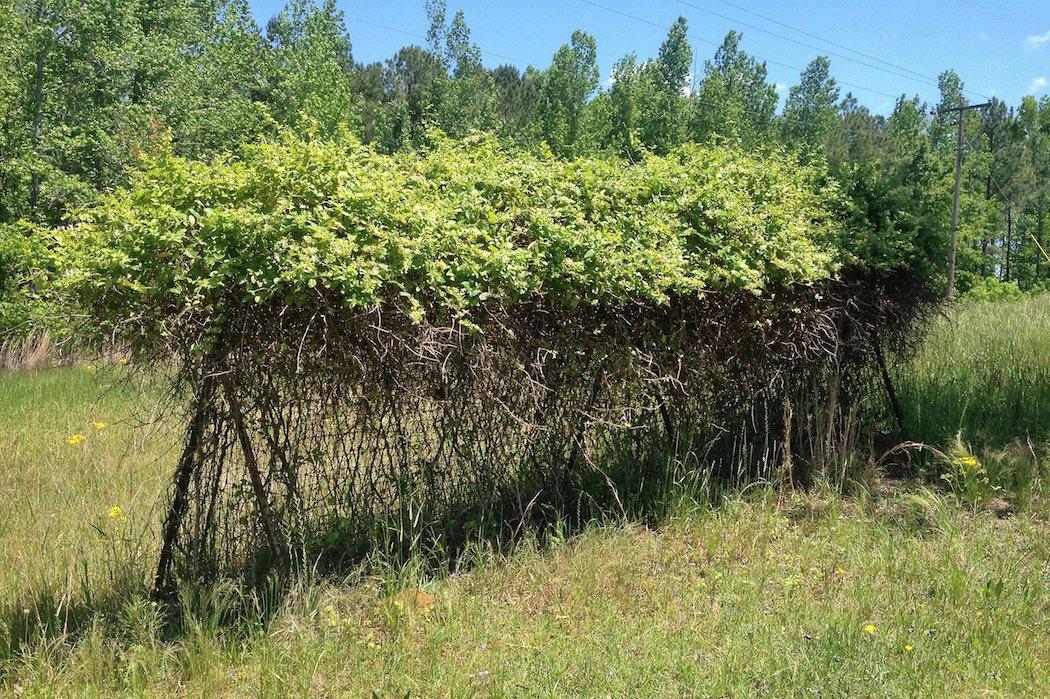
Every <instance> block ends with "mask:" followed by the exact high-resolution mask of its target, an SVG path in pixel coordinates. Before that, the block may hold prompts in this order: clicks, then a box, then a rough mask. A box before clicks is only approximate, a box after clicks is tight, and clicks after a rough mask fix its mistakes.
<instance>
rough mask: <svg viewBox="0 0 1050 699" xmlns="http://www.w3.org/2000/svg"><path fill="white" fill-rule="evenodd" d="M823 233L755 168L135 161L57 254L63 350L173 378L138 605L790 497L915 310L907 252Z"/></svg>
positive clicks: (275, 159)
mask: <svg viewBox="0 0 1050 699" xmlns="http://www.w3.org/2000/svg"><path fill="white" fill-rule="evenodd" d="M850 221H852V219H851V218H850V217H849V216H848V215H847V214H846V212H845V208H844V205H843V203H842V198H841V196H840V194H839V193H838V191H837V190H836V188H835V187H834V186H833V184H830V183H829V180H828V178H827V176H826V172H824V171H823V170H822V169H821V168H820V167H819V166H818V165H803V164H800V163H799V162H798V161H797V160H795V159H794V158H792V157H789V156H787V155H785V154H780V153H776V152H771V153H765V154H760V155H753V154H746V153H743V152H741V151H738V150H734V149H732V148H717V149H708V148H701V147H698V146H688V147H685V148H682V149H681V150H679V151H677V152H675V153H673V154H671V155H669V156H667V157H663V158H658V157H653V158H650V159H648V160H647V161H645V162H644V163H642V164H638V165H628V164H623V163H619V162H614V161H607V160H588V159H583V160H576V161H572V162H565V161H560V160H555V159H549V158H543V157H537V156H533V155H529V154H524V153H518V152H508V151H506V150H504V149H503V148H501V147H500V146H499V145H498V144H497V143H495V142H494V141H492V140H489V139H485V138H477V139H473V140H469V141H466V142H444V143H440V144H439V145H438V146H437V147H436V148H434V149H433V150H431V151H428V152H426V153H424V154H403V155H395V156H387V155H381V154H378V153H376V152H375V151H373V150H372V149H370V148H368V147H366V146H363V145H361V144H359V143H357V142H354V141H349V142H343V143H326V144H322V143H308V142H302V141H298V140H293V139H291V138H288V139H286V140H284V141H282V142H279V143H271V144H263V145H257V146H253V147H251V148H249V149H247V150H245V151H244V152H243V153H242V154H241V155H239V156H237V157H229V158H226V159H224V160H220V161H216V162H212V163H195V162H189V161H185V160H182V159H179V158H176V157H172V156H166V155H164V156H158V157H155V158H153V160H152V161H151V162H150V163H149V164H148V167H146V168H145V169H144V170H143V172H142V173H141V174H140V175H139V176H138V177H137V178H136V179H135V181H134V182H133V184H132V185H131V187H130V188H128V189H127V190H123V191H119V192H115V193H113V194H112V195H110V196H108V197H107V198H106V200H105V201H104V202H103V203H102V204H101V205H100V206H98V207H97V208H95V209H93V210H92V211H90V212H88V213H86V214H84V216H83V217H82V219H81V221H80V222H79V223H78V224H76V225H75V226H73V227H71V228H69V229H68V230H66V231H64V232H63V234H62V235H63V236H64V238H65V241H66V242H65V243H64V249H65V250H66V253H65V254H66V255H68V258H69V264H68V267H67V272H66V273H65V283H66V285H67V287H68V288H69V289H70V290H71V291H72V292H73V296H74V298H76V299H77V302H78V303H79V304H81V306H82V308H84V309H85V310H86V312H87V313H88V314H89V316H90V318H91V327H92V330H93V331H94V332H96V333H97V334H98V336H99V337H100V338H101V337H105V338H107V341H109V342H116V343H117V344H118V345H120V346H122V347H127V348H128V349H129V350H130V351H131V352H132V355H133V357H134V360H135V361H134V363H135V364H138V365H140V366H146V365H151V364H153V365H155V364H156V363H157V362H162V363H163V365H165V366H174V367H175V372H174V378H173V381H174V383H173V388H174V389H175V390H174V391H173V394H172V395H173V396H175V397H177V400H178V401H179V405H180V406H181V407H182V408H183V409H184V410H185V415H186V417H185V420H186V435H185V443H184V445H183V453H182V456H181V458H180V461H179V464H178V467H177V471H176V473H175V475H174V484H173V491H172V500H171V507H170V511H169V513H168V517H167V520H166V523H165V531H164V546H163V550H162V552H161V560H160V566H159V571H158V580H157V585H158V590H161V591H163V590H166V589H169V588H170V586H171V584H172V582H173V580H174V579H176V578H189V579H213V578H215V577H217V576H229V575H236V576H246V577H248V578H258V577H259V576H261V575H263V574H265V573H266V572H267V571H269V570H273V569H276V570H279V571H281V572H283V573H285V574H289V573H291V572H293V571H294V570H295V569H296V568H297V567H298V566H318V565H321V566H322V567H324V566H338V565H342V564H345V563H346V562H348V561H352V560H356V559H357V558H359V557H360V556H362V555H364V554H366V553H367V552H368V551H369V550H370V549H371V548H373V547H375V546H377V545H379V546H388V547H391V546H393V547H396V546H403V545H407V544H406V543H405V542H406V541H409V540H413V541H415V540H418V538H419V537H432V538H434V539H438V538H443V540H445V541H456V540H459V541H463V540H466V539H467V538H468V537H470V536H471V535H472V532H475V531H476V530H478V529H480V528H482V527H484V526H490V525H491V524H492V520H493V519H495V520H497V521H498V522H499V523H500V525H501V526H505V527H506V528H507V529H508V531H509V530H514V529H515V528H516V527H517V526H519V525H520V523H521V522H522V521H523V519H524V518H525V517H530V518H536V517H542V516H544V513H549V512H555V511H556V512H559V513H561V515H563V516H564V515H565V514H566V513H576V514H577V515H578V516H585V511H586V509H587V508H588V507H589V506H591V505H593V504H594V503H595V502H597V500H600V499H601V498H602V497H605V496H602V495H599V493H602V492H604V493H606V494H611V497H613V498H615V499H616V500H617V501H620V502H621V505H622V496H623V495H624V493H625V492H626V491H634V490H641V489H644V488H646V487H651V486H652V484H653V483H658V482H660V480H661V478H665V477H666V476H667V474H668V473H670V472H672V471H673V472H674V473H676V474H681V473H685V472H693V473H699V472H703V473H705V474H707V477H709V478H711V479H713V480H718V481H725V482H736V481H742V480H746V479H753V478H768V479H780V480H782V481H791V482H805V481H807V480H808V479H809V478H811V477H813V475H814V474H815V473H816V472H818V471H819V470H821V469H826V468H828V459H829V454H830V453H831V451H833V449H832V447H831V445H832V444H836V443H838V440H839V439H840V438H841V426H842V425H843V424H844V422H845V421H846V416H848V414H849V412H850V410H851V400H852V398H851V396H853V395H855V394H856V391H854V390H852V389H851V385H853V384H855V383H856V382H857V381H859V380H861V379H860V377H862V376H866V374H867V371H868V369H869V368H870V367H871V366H872V361H873V359H872V358H873V356H874V355H873V348H874V347H877V346H881V345H883V344H893V343H896V342H900V341H902V340H903V339H904V338H906V337H907V336H908V332H909V329H910V328H911V326H912V324H913V322H914V321H915V319H916V318H917V316H918V315H920V314H921V313H922V312H923V310H924V309H925V308H928V307H929V296H928V293H927V285H926V282H925V280H924V278H923V277H922V275H921V274H918V273H917V272H914V271H912V269H911V267H910V262H909V261H910V260H914V259H916V258H917V257H918V256H921V254H922V251H921V250H917V249H911V248H909V247H908V245H907V244H900V241H898V244H897V248H898V249H896V250H895V251H894V255H887V254H885V246H879V248H878V249H879V250H880V253H879V255H878V256H877V262H873V261H871V259H870V257H871V256H869V255H868V254H867V246H869V245H877V244H878V243H879V241H878V240H876V237H877V236H876V234H875V233H874V232H873V231H870V230H866V229H863V228H861V227H859V226H858V224H856V223H850ZM486 519H487V520H489V521H488V522H485V521H483V520H486ZM392 529H393V530H397V531H398V532H400V533H401V534H402V535H399V536H397V537H393V538H392V537H391V536H390V535H389V532H390V531H391V530H392ZM405 531H411V532H415V533H414V534H412V536H403V533H404V532H405Z"/></svg>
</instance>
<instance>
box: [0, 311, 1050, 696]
mask: <svg viewBox="0 0 1050 699" xmlns="http://www.w3.org/2000/svg"><path fill="white" fill-rule="evenodd" d="M1048 319H1050V300H1048V299H1045V298H1044V299H1040V300H1035V301H1030V302H1024V303H1020V304H1001V305H989V306H981V307H970V308H967V309H964V310H963V311H961V312H960V313H959V314H958V315H956V316H954V317H952V318H950V319H948V320H947V321H945V322H944V323H943V324H941V325H940V326H938V327H937V328H936V329H935V331H934V333H933V335H932V336H931V338H930V340H929V342H928V343H927V345H926V350H925V352H924V353H923V355H922V356H921V357H919V358H918V359H917V360H916V361H915V362H912V363H909V364H908V365H906V366H903V367H899V368H898V369H897V370H896V372H895V376H896V378H897V381H898V384H899V390H900V392H901V395H902V401H903V402H904V405H905V410H906V413H907V415H908V418H909V421H910V422H911V421H914V422H913V423H912V424H914V425H915V428H914V429H916V430H917V434H919V436H920V437H921V439H922V440H924V441H928V442H930V443H931V444H936V445H937V446H939V447H941V448H943V449H944V450H945V451H946V454H945V457H946V461H945V462H944V463H942V464H940V468H942V469H943V470H944V472H945V473H946V474H947V475H949V477H950V478H949V479H948V480H947V481H945V480H943V479H941V478H939V477H934V478H932V479H931V480H930V481H929V484H930V485H929V486H925V485H922V484H920V483H907V484H905V483H895V482H888V481H885V480H880V479H874V480H870V481H868V482H865V483H862V484H860V485H858V486H856V487H855V488H854V489H853V490H852V491H851V493H850V494H849V495H848V496H842V495H840V494H838V493H835V492H825V491H817V492H811V493H808V494H778V493H776V492H772V491H770V490H767V489H764V488H755V489H753V490H751V491H749V492H747V493H744V494H736V495H730V496H727V498H726V499H725V500H724V501H721V502H719V503H718V504H717V505H715V504H711V503H696V502H690V501H682V502H681V503H679V504H677V506H675V507H673V508H671V511H672V514H671V515H669V516H668V517H667V518H666V519H665V520H663V521H662V522H660V523H659V524H658V525H656V526H653V527H642V526H640V525H638V524H636V523H632V522H627V521H608V522H603V523H597V522H596V523H594V524H593V525H592V526H590V527H588V528H587V529H586V530H584V531H583V532H582V533H581V534H579V535H573V536H568V535H566V536H564V537H555V538H554V540H553V541H548V542H546V544H545V546H543V547H540V546H538V545H537V544H535V543H534V542H531V541H530V540H528V539H527V540H526V541H525V542H523V543H522V544H521V545H519V546H518V547H517V549H516V550H514V551H513V552H500V553H497V552H493V551H489V550H486V549H484V548H481V547H479V548H478V549H477V550H475V551H472V552H470V553H469V554H467V555H465V556H464V558H463V560H462V561H461V564H460V565H459V569H460V570H461V572H460V573H457V574H452V575H448V576H442V577H440V578H436V579H434V578H427V577H425V576H424V575H423V574H422V573H421V568H420V567H418V566H414V565H412V564H409V565H407V566H400V567H397V568H390V569H388V570H385V571H384V570H377V569H374V568H373V569H370V570H369V571H362V572H361V573H360V574H358V575H355V576H353V577H352V578H350V579H347V580H343V581H331V580H329V581H323V582H315V583H312V584H306V583H303V584H302V585H300V586H299V587H298V588H297V589H295V590H293V591H291V592H290V593H289V594H287V595H284V596H281V597H279V598H278V596H277V595H276V594H271V595H266V594H263V593H255V594H253V595H252V596H248V595H246V594H245V593H242V592H239V591H237V590H234V589H231V588H222V587H220V588H217V589H215V590H212V591H208V592H207V593H201V594H200V595H198V596H196V597H194V598H192V599H190V598H187V599H185V600H184V605H183V609H182V611H181V616H180V617H179V618H178V619H176V620H174V622H173V621H172V620H171V619H170V618H166V617H165V616H164V614H163V610H160V609H158V608H156V607H154V606H153V605H152V604H150V602H149V601H148V599H147V597H146V595H145V591H146V589H147V585H148V582H149V574H150V572H151V568H150V564H151V562H152V560H153V557H154V556H155V547H156V525H157V521H158V519H159V517H160V511H161V507H162V504H163V503H162V492H163V490H164V487H165V485H166V484H167V480H168V474H169V472H170V469H171V467H172V464H173V461H174V458H175V454H174V452H173V449H172V444H173V441H174V440H173V435H172V434H171V433H170V432H168V431H167V430H165V429H164V427H163V425H164V423H163V422H162V421H158V420H155V419H152V418H151V416H150V414H149V413H148V412H146V411H144V409H143V408H144V406H148V401H146V402H142V401H137V400H133V399H131V398H128V397H127V396H126V395H125V394H123V393H121V392H118V391H112V390H107V389H106V387H107V386H108V385H109V384H110V383H111V382H112V380H113V377H112V376H111V375H110V374H109V373H108V372H106V371H102V370H96V369H93V368H91V367H76V368H66V369H59V370H50V371H41V372H37V373H34V374H29V375H27V374H12V373H8V374H0V493H3V495H4V496H5V500H6V502H5V503H4V506H3V507H2V508H0V694H5V693H9V692H10V693H16V694H21V695H23V696H29V695H69V694H79V695H96V696H100V695H110V694H114V693H127V694H134V695H167V694H188V695H194V696H205V695H208V696H210V695H215V694H218V695H263V696H283V695H309V696H336V695H372V694H373V693H375V694H378V695H380V696H388V695H392V696H403V695H405V694H409V695H413V696H445V695H452V696H470V695H536V694H539V695H557V696H561V695H585V696H591V695H663V696H675V695H681V694H704V695H753V694H764V693H765V694H774V695H800V694H829V695H846V694H849V695H871V694H880V695H883V694H885V695H891V696H916V695H937V696H944V695H949V694H961V695H965V696H971V695H977V694H991V695H996V696H1047V695H1048V694H1050V668H1048V662H1050V651H1048V650H1047V649H1048V648H1050V604H1048V601H1047V588H1048V585H1050V536H1048V534H1050V516H1048V511H1047V505H1046V502H1047V501H1046V498H1045V493H1044V488H1045V482H1046V461H1045V454H1046V451H1045V450H1046V445H1045V440H1046V439H1047V438H1048V432H1047V429H1048V422H1050V420H1048V418H1047V410H1048V401H1047V400H1046V397H1047V394H1048V392H1050V385H1048V382H1047V371H1048V363H1047V362H1048V361H1050V349H1047V348H1050V320H1048ZM132 415H134V417H133V418H132V417H131V416H132ZM960 429H961V430H962V431H963V435H964V439H965V441H966V445H964V446H963V447H960V448H959V449H961V451H960V450H959V449H957V450H956V451H952V450H951V449H950V448H949V447H950V442H951V441H952V440H953V438H954V435H955V433H956V432H957V431H959V430H960ZM1016 438H1020V440H1019V441H1018V440H1017V439H1016ZM1029 441H1031V448H1030V451H1031V452H1032V454H1031V456H1030V457H1029V456H1025V453H1024V450H1025V449H1026V448H1028V447H1027V446H1026V445H1028V444H1029ZM970 449H972V454H971V451H970ZM970 458H972V461H973V464H976V466H973V464H971V462H970V460H969V459H970ZM937 463H938V462H936V461H935V462H934V464H935V466H936V464H937ZM932 475H936V474H932ZM964 478H966V479H968V480H966V481H965V482H962V479H964ZM945 485H951V486H953V488H952V489H949V488H946V487H942V486H945ZM964 486H966V487H964ZM931 487H933V488H936V490H934V489H931ZM1018 488H1021V489H1023V490H1024V496H1023V497H1019V496H1018ZM1004 499H1005V500H1006V501H1007V503H1008V505H1009V507H1007V508H1002V507H988V506H987V505H988V503H989V502H990V501H992V500H1004ZM245 610H247V611H245ZM253 610H254V611H253Z"/></svg>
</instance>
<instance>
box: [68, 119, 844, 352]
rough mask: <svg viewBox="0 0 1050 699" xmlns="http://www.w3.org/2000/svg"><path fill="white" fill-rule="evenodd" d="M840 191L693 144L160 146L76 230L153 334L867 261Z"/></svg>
mask: <svg viewBox="0 0 1050 699" xmlns="http://www.w3.org/2000/svg"><path fill="white" fill-rule="evenodd" d="M839 202H840V200H839V196H838V192H837V190H835V189H834V187H833V186H832V185H830V184H828V183H827V179H826V177H825V176H824V173H823V172H822V171H821V169H820V168H819V167H818V166H812V165H800V164H799V163H798V162H797V161H796V160H794V159H793V158H791V157H789V156H787V155H784V154H777V153H771V154H764V155H761V156H754V155H749V154H746V153H744V152H742V151H740V150H736V149H732V148H724V147H721V148H717V149H709V148H702V147H699V146H687V147H684V148H682V149H681V150H679V151H677V152H675V153H673V154H671V155H669V156H667V157H663V158H660V157H653V158H650V159H648V160H646V161H645V162H644V163H643V164H638V165H629V164H623V163H619V162H615V161H608V160H594V159H581V160H576V161H572V162H565V161H560V160H556V159H551V158H542V157H537V156H532V155H527V154H522V153H509V152H507V151H505V150H503V149H502V148H501V147H499V146H498V145H497V144H496V142H494V141H493V140H490V139H487V138H476V139H471V140H468V141H465V142H443V143H440V144H439V145H438V146H437V147H436V148H435V149H434V150H432V151H429V152H427V153H425V154H400V155H394V156H388V155H381V154H378V153H377V152H375V151H374V150H372V149H370V148H368V147H367V146H364V145H361V144H360V143H357V142H355V141H352V140H350V141H347V142H342V143H328V144H323V143H309V142H302V141H298V140H295V139H292V138H286V139H285V140H283V141H281V142H279V143H268V144H260V145H256V146H252V147H250V148H248V149H247V150H246V151H245V152H244V153H243V154H241V155H240V156H238V157H228V158H225V159H221V160H217V161H214V162H211V163H201V162H190V161H186V160H184V159H181V158H177V157H173V156H170V155H162V156H157V157H154V158H153V159H152V160H151V161H149V162H148V163H146V167H145V169H144V170H143V171H142V172H141V173H140V174H139V175H138V176H136V178H135V179H134V181H133V183H132V185H131V186H130V188H129V189H128V190H126V191H118V192H116V193H113V194H111V195H109V196H107V197H106V198H105V199H104V201H103V202H102V204H101V205H100V206H98V207H96V208H94V209H92V210H90V211H88V212H86V213H85V214H84V215H83V217H82V220H81V222H80V223H79V224H77V225H76V226H73V227H71V228H70V229H68V230H67V231H66V233H65V236H66V243H67V244H66V245H65V247H64V251H65V254H67V255H69V260H68V263H69V268H70V272H69V280H70V281H71V282H72V286H73V288H74V289H75V290H76V291H78V293H79V295H80V297H81V299H82V300H83V301H85V302H87V303H88V304H90V307H91V308H92V314H93V315H94V316H95V317H96V318H97V319H100V320H102V321H104V322H106V323H120V322H122V321H124V322H128V321H130V322H131V323H132V324H134V325H137V326H138V329H139V330H140V331H145V332H146V333H147V334H150V333H152V332H156V331H160V332H162V333H163V332H164V331H165V330H168V331H170V330H172V328H171V327H166V326H170V324H171V323H172V322H173V321H175V320H176V319H185V318H187V317H190V316H193V317H196V318H208V317H218V316H220V315H221V314H222V312H223V311H224V309H225V308H226V307H228V306H229V305H230V304H249V305H250V304H267V305H271V306H272V305H278V306H280V305H284V304H309V303H311V302H312V299H313V300H316V299H320V298H321V297H322V296H323V297H324V298H325V299H326V302H331V299H332V298H336V299H338V300H339V302H340V303H343V304H345V305H347V306H350V307H360V308H367V307H371V306H373V305H375V304H377V303H379V302H393V303H397V304H400V305H402V306H403V307H405V308H407V309H409V311H410V312H411V313H412V315H413V316H414V317H415V318H416V320H419V321H422V320H423V319H424V318H430V319H432V320H434V319H438V318H445V319H447V318H449V317H460V318H463V317H465V316H466V315H468V314H469V312H470V311H471V310H472V309H475V308H477V307H479V306H481V305H483V304H488V303H499V304H503V305H511V304H514V303H517V302H521V301H528V300H536V299H540V300H543V301H545V302H547V303H552V304H560V305H563V306H570V307H571V306H574V305H576V304H605V305H612V306H617V305H622V304H626V303H632V302H644V303H655V304H662V303H666V302H667V301H668V299H670V298H672V297H673V296H675V295H688V294H694V293H699V292H703V291H705V290H716V289H717V290H722V289H732V290H742V289H743V290H751V291H753V292H756V293H761V292H762V291H763V290H764V289H766V288H767V287H771V286H772V287H775V286H778V285H782V284H785V283H791V282H798V281H802V282H805V281H812V280H817V279H821V278H826V277H828V276H829V275H831V274H833V273H834V270H835V268H836V266H837V265H838V264H839V263H841V262H842V261H844V260H846V259H847V256H846V254H845V253H844V251H843V250H842V249H841V244H842V242H843V241H844V240H847V239H848V237H849V236H848V235H844V234H843V231H842V230H841V224H839V223H838V219H839V218H840V215H839V214H838V213H837V212H839V211H840V208H839V207H840V204H839Z"/></svg>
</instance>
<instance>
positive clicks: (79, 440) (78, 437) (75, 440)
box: [66, 434, 84, 447]
mask: <svg viewBox="0 0 1050 699" xmlns="http://www.w3.org/2000/svg"><path fill="white" fill-rule="evenodd" d="M83 443H84V435H82V434H75V435H73V436H72V437H70V438H69V439H67V440H66V444H68V445H70V446H73V447H75V446H77V445H78V444H83Z"/></svg>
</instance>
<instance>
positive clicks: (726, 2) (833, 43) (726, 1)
mask: <svg viewBox="0 0 1050 699" xmlns="http://www.w3.org/2000/svg"><path fill="white" fill-rule="evenodd" d="M715 2H718V3H721V4H723V5H728V6H729V7H732V8H735V9H737V10H740V11H741V12H746V13H747V14H749V15H753V16H755V17H758V18H759V19H764V20H766V21H767V22H772V23H773V24H776V25H778V26H781V27H784V28H785V29H790V30H791V31H795V32H798V33H799V34H803V35H805V36H808V37H809V38H811V39H816V40H817V41H823V42H824V43H825V44H829V45H831V46H835V47H837V48H840V49H844V50H846V51H849V52H851V53H855V54H857V55H858V56H862V57H864V58H867V59H868V60H872V61H877V62H878V63H882V64H884V65H887V66H890V67H891V68H896V69H897V70H902V71H904V72H906V73H911V74H912V75H915V76H918V77H920V78H924V79H926V80H930V81H936V80H937V79H936V78H934V77H932V76H929V75H925V74H923V73H919V72H917V71H914V70H912V69H911V68H907V67H905V66H902V65H898V64H896V63H891V62H890V61H887V60H885V59H883V58H879V57H878V56H872V55H871V54H868V53H864V52H863V51H858V50H857V49H855V48H853V47H851V46H846V45H845V44H840V43H838V42H836V41H832V40H831V39H827V38H825V37H822V36H820V35H819V34H814V33H812V32H808V31H806V30H805V29H801V28H799V27H796V26H793V25H791V24H787V23H786V22H781V21H780V20H778V19H775V18H773V17H769V16H768V15H764V14H761V13H759V12H755V11H754V10H749V9H748V8H746V7H742V6H741V5H738V4H736V3H733V2H729V0H715ZM684 4H688V3H684ZM698 9H699V8H698ZM963 92H968V93H970V94H971V95H976V96H977V97H980V98H982V99H987V100H990V99H991V97H989V96H988V95H982V94H981V93H979V92H974V91H973V90H963Z"/></svg>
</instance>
